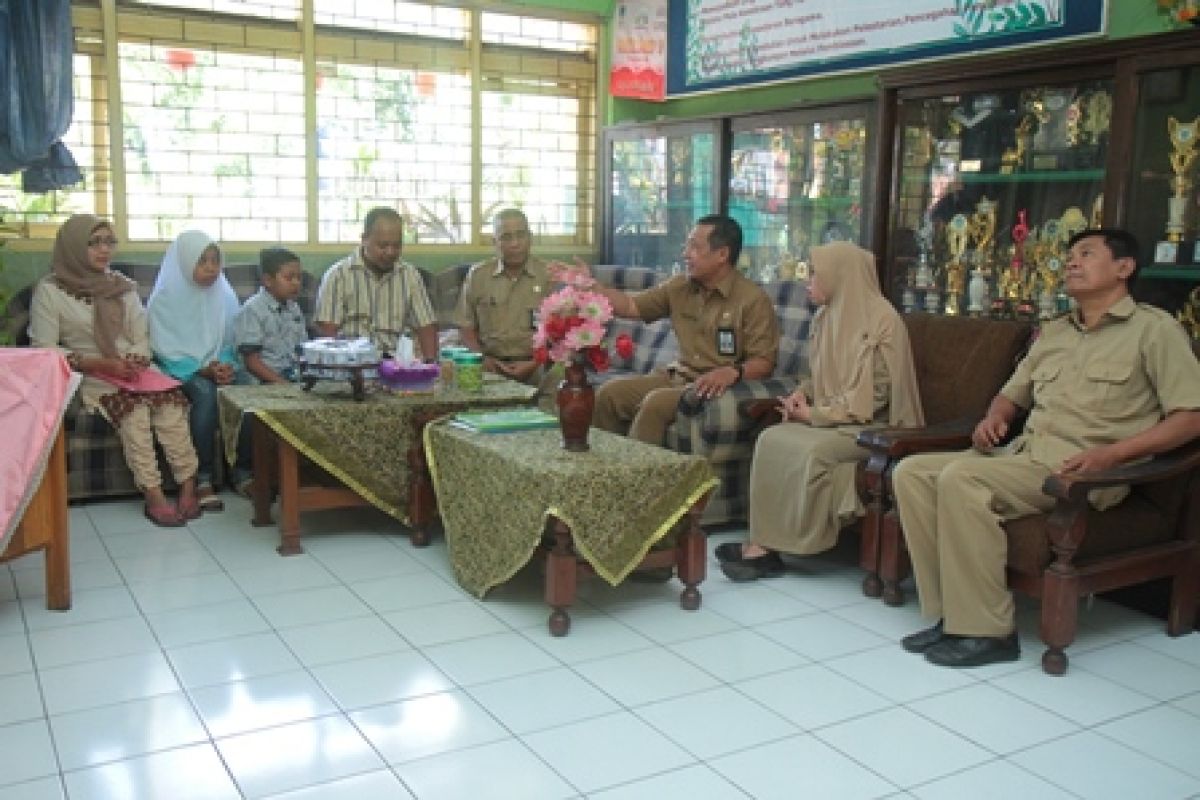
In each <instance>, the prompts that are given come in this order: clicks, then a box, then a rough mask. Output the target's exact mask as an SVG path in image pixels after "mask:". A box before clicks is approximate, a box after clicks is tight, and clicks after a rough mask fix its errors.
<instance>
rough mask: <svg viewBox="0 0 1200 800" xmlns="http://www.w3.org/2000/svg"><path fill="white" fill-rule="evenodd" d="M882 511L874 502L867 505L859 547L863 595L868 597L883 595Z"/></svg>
mask: <svg viewBox="0 0 1200 800" xmlns="http://www.w3.org/2000/svg"><path fill="white" fill-rule="evenodd" d="M881 517H882V513H881V509H880V507H879V504H878V503H875V502H874V501H872V502H871V503H870V504H868V505H867V514H866V516H865V517H863V520H862V539H861V540H860V541H859V545H858V565H859V566H860V567H862V570H863V572H864V573H865V574H864V575H863V580H862V593H863V594H864V595H866V596H867V597H879V596H880V595H881V594H883V581H882V580H880V578H879V528H880V525H881Z"/></svg>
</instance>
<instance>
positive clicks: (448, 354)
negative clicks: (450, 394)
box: [438, 345, 470, 389]
mask: <svg viewBox="0 0 1200 800" xmlns="http://www.w3.org/2000/svg"><path fill="white" fill-rule="evenodd" d="M469 352H470V350H468V349H467V348H465V347H459V346H457V345H451V346H450V347H443V348H442V349H441V351H439V353H438V365H439V366H440V367H441V377H440V378H439V380H440V381H441V384H442V387H443V388H446V389H449V388H450V387H452V386H454V356H455V354H457V353H469Z"/></svg>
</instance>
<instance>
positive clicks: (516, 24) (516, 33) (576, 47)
mask: <svg viewBox="0 0 1200 800" xmlns="http://www.w3.org/2000/svg"><path fill="white" fill-rule="evenodd" d="M482 17H483V19H482V27H483V41H484V43H485V44H507V45H517V46H520V47H536V48H541V49H545V50H559V51H564V52H569V53H591V52H595V50H596V26H595V25H586V24H583V23H579V22H567V21H564V20H553V19H544V18H542V17H518V16H513V15H512V14H494V13H491V12H484V13H483V15H482Z"/></svg>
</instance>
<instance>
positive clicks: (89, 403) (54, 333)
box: [29, 276, 150, 411]
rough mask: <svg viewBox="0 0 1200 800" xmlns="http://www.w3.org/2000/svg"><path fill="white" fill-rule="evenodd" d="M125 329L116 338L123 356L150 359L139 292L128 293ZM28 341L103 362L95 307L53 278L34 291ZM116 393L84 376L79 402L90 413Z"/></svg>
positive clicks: (111, 387) (144, 313)
mask: <svg viewBox="0 0 1200 800" xmlns="http://www.w3.org/2000/svg"><path fill="white" fill-rule="evenodd" d="M122 300H123V301H124V303H125V326H124V327H123V328H122V329H121V332H120V333H119V334H118V335H117V340H116V342H115V344H116V347H117V352H118V353H120V354H121V355H139V356H145V357H146V358H149V357H150V327H149V322H148V321H147V318H146V309H144V308H143V307H142V301H141V300H139V299H138V293H137V292H136V291H131V292H126V293H125V295H124V296H123V297H122ZM29 340H30V343H31V344H32V345H33V346H34V347H47V348H52V349H55V350H60V351H61V352H63V353H74V354H75V355H78V356H81V357H83V358H100V357H101V356H102V355H103V354H102V353H101V352H100V348H99V347H97V346H96V335H95V311H94V309H93V308H92V304H91V303H89V302H86V301H84V300H80V299H79V298H77V297H75V296H74V295H70V294H67V293H66V292H64V291H63V290H62V289H60V288H59V287H58V284H57V283H55V282H54V279H53V278H52V277H49V276H47V277H45V278H42V280H41V281H40V282H39V283H38V285H37V286H36V287H35V288H34V290H33V302H32V304H31V308H30V313H29ZM115 391H116V389H115V388H114V387H113V385H112V384H111V383H108V382H107V381H102V380H100V379H99V378H95V377H92V376H91V375H84V376H83V382H82V383H81V384H80V385H79V400H80V402H81V403H83V407H84V408H85V409H87V410H88V411H99V410H100V398H101V397H103V396H104V395H106V394H112V393H113V392H115Z"/></svg>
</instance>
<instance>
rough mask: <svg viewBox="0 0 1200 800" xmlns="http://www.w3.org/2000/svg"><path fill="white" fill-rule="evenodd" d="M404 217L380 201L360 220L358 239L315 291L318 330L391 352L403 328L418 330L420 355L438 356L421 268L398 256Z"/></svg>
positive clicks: (323, 333) (323, 278) (431, 312)
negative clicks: (358, 339)
mask: <svg viewBox="0 0 1200 800" xmlns="http://www.w3.org/2000/svg"><path fill="white" fill-rule="evenodd" d="M403 249H404V218H403V217H401V216H400V214H399V213H397V212H396V210H395V209H391V208H387V207H386V206H381V207H379V208H373V209H371V210H370V211H369V212H367V216H366V218H365V219H364V220H363V234H362V245H361V246H360V247H358V248H356V249H355V251H354V252H353V253H351V254H350V255H348V256H346V257H345V258H343V259H342V260H341V261H339V262H337V263H336V264H334V265H333V266H331V267H330V268H329V269H328V270H326V271H325V275H324V276H323V277H322V278H321V288H320V289H319V290H318V291H317V312H316V323H317V330H319V331H320V332H321V335H322V336H344V337H347V338H353V337H357V336H365V337H367V338H369V339H370V340H371V341H373V342H374V343H375V346H376V347H377V348H379V351H380V352H381V353H390V354H392V355H396V351H397V349H398V348H397V345H398V343H399V341H400V337H401V336H402V335H403V334H404V331H405V329H412V330H414V331H415V332H416V334H417V345H418V347H419V348H420V355H421V356H423V357H424V358H425V360H426V361H431V360H434V359H436V358H437V356H438V339H437V322H436V319H435V318H434V315H433V307H432V306H431V305H430V304H429V296H428V295H427V294H426V293H425V284H424V283H423V282H422V281H421V273H420V272H418V271H417V268H416V267H414V266H413V265H412V264H409V263H407V262H404V261H401V260H400V252H401V251H402V250H403Z"/></svg>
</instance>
